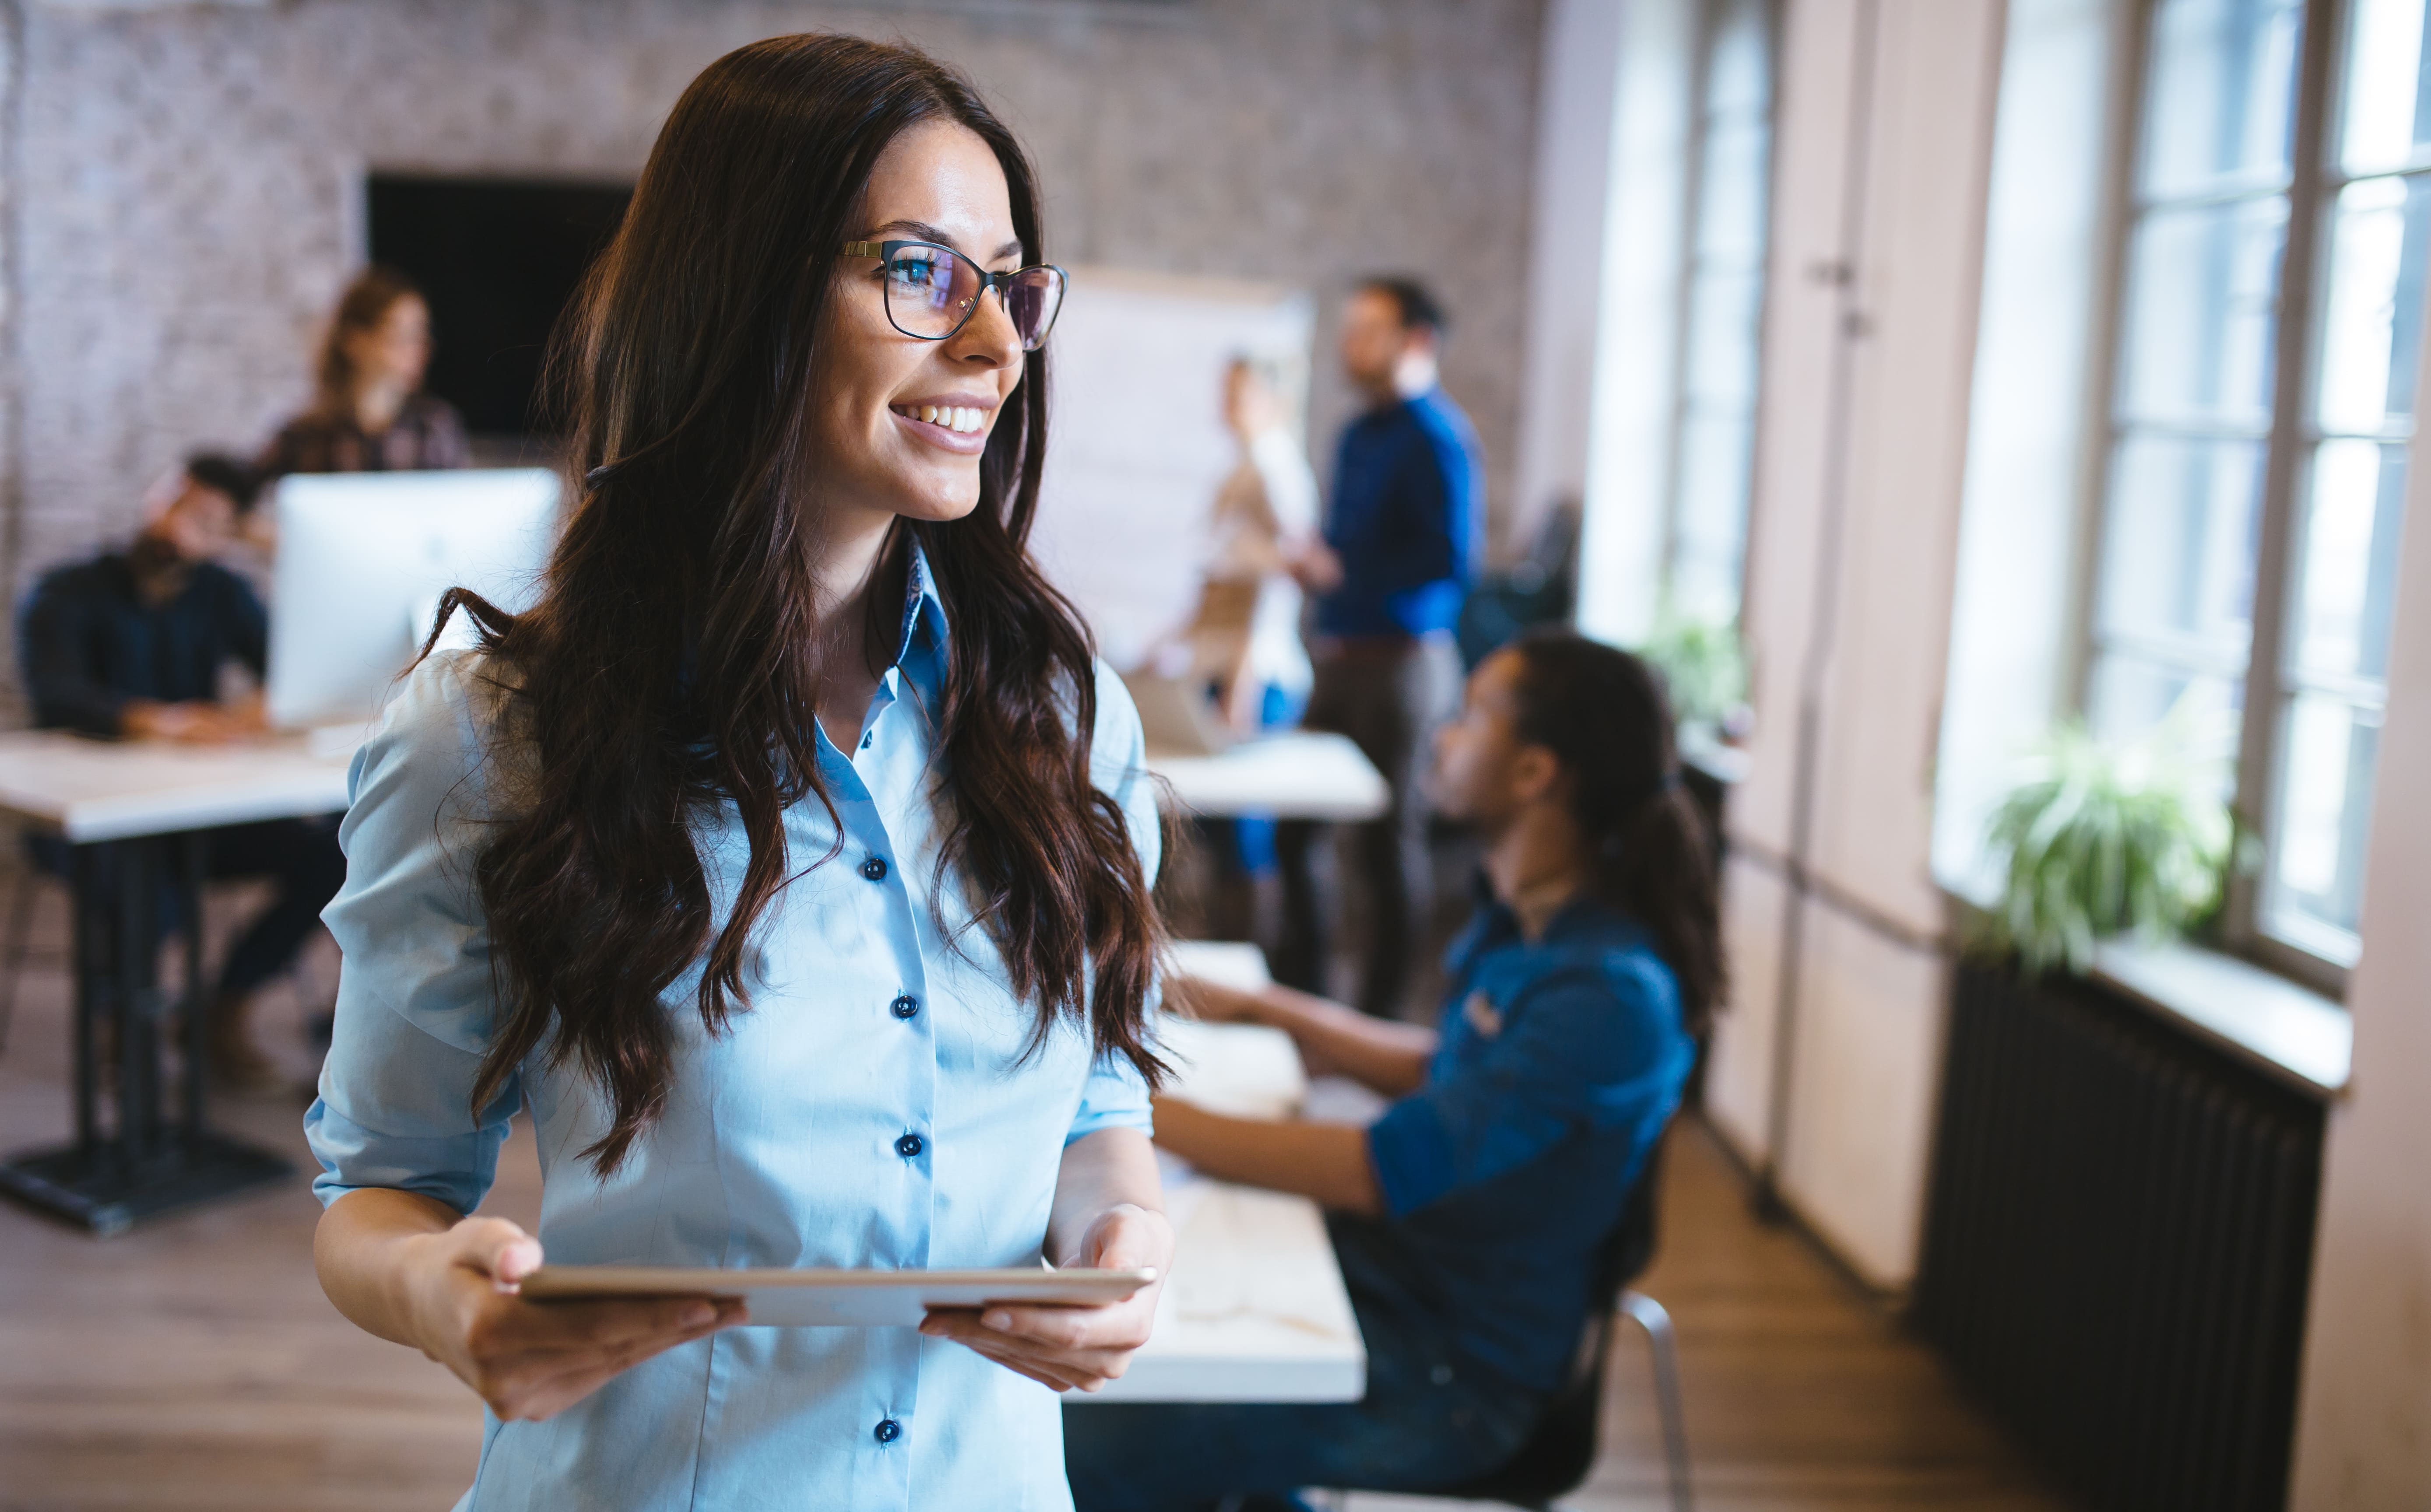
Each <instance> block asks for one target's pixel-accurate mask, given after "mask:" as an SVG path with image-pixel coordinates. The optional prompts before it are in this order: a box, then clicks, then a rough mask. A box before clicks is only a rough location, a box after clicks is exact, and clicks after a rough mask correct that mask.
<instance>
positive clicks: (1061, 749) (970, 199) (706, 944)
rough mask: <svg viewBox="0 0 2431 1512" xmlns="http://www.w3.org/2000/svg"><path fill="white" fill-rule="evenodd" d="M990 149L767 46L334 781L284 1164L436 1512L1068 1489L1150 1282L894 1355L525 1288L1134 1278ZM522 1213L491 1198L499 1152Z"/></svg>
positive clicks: (1111, 929)
mask: <svg viewBox="0 0 2431 1512" xmlns="http://www.w3.org/2000/svg"><path fill="white" fill-rule="evenodd" d="M1045 259H1046V254H1045V249H1044V244H1043V242H1042V238H1041V231H1040V225H1039V195H1038V191H1037V187H1036V180H1035V177H1034V176H1033V174H1032V172H1031V166H1030V163H1029V160H1027V158H1026V157H1025V156H1024V155H1023V153H1022V150H1021V147H1020V146H1019V144H1018V143H1016V142H1015V141H1014V138H1013V136H1012V134H1011V133H1010V132H1009V131H1008V130H1007V129H1006V128H1005V126H1003V125H1002V123H1001V122H1000V121H999V120H998V117H997V116H996V115H995V114H994V113H992V112H991V111H990V110H989V109H988V108H987V106H986V105H985V104H984V103H982V102H981V99H980V97H979V96H978V95H977V94H976V93H975V92H973V91H972V89H971V87H970V86H969V85H968V84H967V83H966V82H964V80H963V79H962V78H961V77H959V76H956V75H955V74H953V73H951V72H949V71H948V70H947V69H946V68H944V67H942V66H940V65H939V64H937V63H936V62H934V61H932V60H930V59H929V58H927V57H925V56H923V55H921V54H919V53H917V52H914V51H912V50H910V49H907V48H902V47H895V46H887V45H882V44H880V43H875V42H863V41H860V40H857V39H852V38H846V37H835V36H817V35H805V36H792V37H777V38H771V39H769V40H767V41H764V42H755V43H753V44H751V45H749V46H746V47H744V48H742V49H740V50H738V51H736V52H733V53H729V54H728V55H727V56H726V57H724V58H722V59H718V60H717V61H716V62H714V63H713V64H711V65H710V67H709V68H708V69H707V70H706V71H705V72H704V73H702V74H701V76H699V77H698V78H697V79H696V80H695V81H694V82H693V83H692V85H691V86H690V87H689V88H688V89H687V90H686V91H685V92H684V93H683V95H682V97H681V98H680V99H679V100H678V101H677V102H676V105H675V108H674V110H673V111H672V113H671V114H670V115H669V117H668V119H667V122H666V125H665V126H664V127H663V128H662V131H661V132H660V135H659V140H658V142H657V143H656V145H655V146H654V147H653V148H652V149H651V153H650V157H649V160H648V162H647V164H646V166H645V168H644V170H643V172H642V176H641V179H640V181H639V183H638V185H637V186H636V188H635V191H634V193H633V198H632V203H631V206H630V209H629V210H628V212H627V214H626V217H625V219H624V222H623V224H622V226H621V227H619V229H618V230H617V232H616V234H615V237H614V239H613V240H612V243H611V244H610V246H609V247H608V249H607V251H606V252H605V253H604V254H603V256H602V258H601V260H600V261H599V262H598V264H597V266H596V267H595V269H594V270H593V271H592V273H591V275H590V277H589V278H588V281H587V284H586V287H585V289H584V291H583V294H582V295H581V296H580V299H579V301H578V307H577V309H576V311H574V312H573V314H572V315H571V316H570V317H569V321H570V324H569V325H568V327H567V328H566V329H565V330H564V331H563V332H562V335H561V339H560V355H559V362H560V369H561V372H562V382H563V385H564V388H565V391H566V394H567V401H568V409H569V411H570V412H571V413H572V414H573V416H574V418H575V420H576V422H577V430H576V434H575V437H574V441H573V444H572V458H571V462H570V464H569V470H568V484H569V489H570V496H571V500H572V502H571V506H570V511H569V513H568V516H567V518H566V520H565V524H564V530H563V534H562V539H561V541H560V543H559V545H558V546H557V548H556V551H555V554H554V556H553V558H552V560H551V561H550V563H549V565H548V568H547V570H546V573H545V577H544V579H543V580H542V581H541V583H540V585H539V591H538V596H537V601H536V602H534V603H533V604H532V606H531V607H530V608H528V610H526V611H524V612H522V613H512V614H510V613H503V612H501V611H500V610H499V609H497V608H496V607H495V606H493V605H490V604H487V603H485V602H483V601H481V600H479V599H478V598H474V597H472V596H468V595H464V594H462V593H461V592H460V593H457V594H454V595H451V596H449V598H448V599H447V600H445V601H444V607H443V609H442V611H441V613H440V621H441V623H440V625H439V626H434V627H433V629H432V632H431V637H432V642H433V643H434V644H435V643H436V642H437V641H438V639H439V631H440V630H441V629H442V628H444V624H445V622H446V620H447V618H448V616H449V614H450V613H469V614H470V615H471V617H472V620H473V622H474V625H475V627H476V628H477V630H478V647H474V648H468V649H451V650H445V651H436V652H433V651H430V650H428V648H426V654H425V656H424V659H423V660H422V662H421V663H420V664H419V665H418V666H417V667H416V668H414V669H413V670H412V671H411V673H410V674H409V675H408V677H407V678H406V679H405V680H404V682H403V685H402V687H401V689H400V691H399V693H398V694H397V696H396V697H395V699H394V701H393V702H392V704H391V705H390V707H389V710H388V712H387V714H385V716H384V718H383V722H382V724H381V726H380V728H379V730H378V731H377V733H376V734H375V735H374V736H373V737H372V739H371V740H370V741H369V742H368V744H366V745H365V746H364V747H363V748H362V750H361V751H360V754H359V755H358V756H357V758H356V762H355V767H354V771H353V774H352V782H353V791H354V802H353V806H352V808H351V809H350V810H349V811H348V813H347V815H346V817H345V821H344V828H343V830H342V832H341V838H342V840H343V841H344V847H345V851H346V879H345V883H344V888H343V889H342V890H341V892H340V894H339V896H338V898H337V899H336V900H335V901H334V902H333V903H332V904H331V905H330V906H329V909H328V911H327V915H326V917H327V921H328V923H329V926H330V929H331V930H332V932H334V933H335V934H336V935H337V937H338V940H339V943H340V945H341V946H342V947H343V948H344V974H343V977H342V980H341V983H340V988H339V999H338V1008H337V1020H336V1027H335V1037H334V1042H333V1044H332V1046H331V1048H330V1051H329V1055H328V1059H327V1065H326V1067H325V1068H324V1071H323V1075H322V1079H321V1086H320V1099H319V1100H318V1101H317V1102H316V1103H315V1104H314V1105H313V1107H312V1109H311V1111H310V1114H309V1115H308V1116H307V1132H308V1134H309V1136H310V1141H311V1146H312V1150H313V1152H314V1154H315V1155H316V1156H317V1157H318V1159H319V1161H320V1164H321V1167H322V1174H321V1176H320V1178H319V1179H318V1181H317V1182H316V1183H315V1189H316V1191H317V1193H318V1195H319V1196H320V1197H321V1199H322V1200H323V1201H325V1202H326V1203H327V1211H326V1212H325V1213H324V1215H323V1217H322V1219H321V1225H320V1229H319V1231H318V1234H317V1236H316V1241H315V1252H316V1258H317V1261H318V1265H319V1269H320V1276H321V1282H322V1285H323V1287H324V1289H325V1290H326V1291H327V1293H328V1296H329V1298H330V1300H331V1301H332V1302H335V1303H336V1305H337V1306H338V1309H339V1310H340V1311H341V1312H343V1313H344V1314H345V1316H346V1317H348V1318H350V1319H353V1320H354V1321H355V1322H356V1323H358V1324H359V1325H360V1326H361V1327H362V1328H364V1329H366V1330H368V1331H369V1332H371V1333H373V1334H376V1335H377V1336H380V1337H382V1338H386V1339H391V1340H394V1341H395V1342H398V1343H401V1344H405V1345H408V1346H410V1347H412V1348H416V1349H419V1350H421V1351H423V1352H425V1353H427V1354H428V1355H429V1356H431V1357H432V1358H433V1359H436V1360H438V1361H439V1362H440V1363H441V1364H443V1365H444V1366H446V1367H447V1368H448V1369H450V1370H452V1371H454V1372H455V1373H456V1374H457V1375H458V1376H459V1377H461V1379H462V1380H463V1381H464V1382H465V1384H466V1385H467V1386H470V1387H471V1388H472V1389H473V1390H474V1391H476V1392H477V1393H478V1394H479V1396H480V1397H481V1399H482V1401H483V1403H484V1404H485V1405H486V1407H487V1408H488V1424H487V1433H486V1435H485V1436H484V1439H483V1443H482V1449H481V1457H480V1461H479V1464H478V1469H477V1470H476V1471H475V1479H474V1482H473V1487H472V1489H471V1490H470V1491H469V1492H468V1493H467V1495H466V1497H465V1499H464V1502H463V1503H462V1505H463V1506H464V1507H467V1508H472V1509H477V1512H478V1509H490V1508H501V1509H503V1508H517V1509H520V1508H525V1507H615V1508H619V1509H623V1512H667V1509H675V1508H729V1507H736V1508H739V1507H760V1506H787V1507H854V1508H895V1509H898V1512H901V1509H909V1508H912V1507H914V1506H918V1507H979V1506H989V1507H996V1506H1008V1507H1009V1506H1023V1507H1031V1508H1046V1509H1054V1508H1060V1507H1065V1506H1068V1505H1069V1500H1068V1496H1069V1493H1068V1491H1067V1490H1066V1488H1065V1481H1064V1467H1063V1459H1062V1454H1061V1436H1060V1434H1059V1431H1058V1429H1059V1420H1058V1413H1057V1404H1056V1395H1055V1394H1056V1392H1057V1391H1059V1390H1062V1389H1066V1388H1071V1387H1080V1388H1082V1389H1090V1388H1094V1387H1096V1386H1099V1385H1101V1384H1102V1383H1103V1382H1105V1381H1106V1380H1108V1379H1110V1378H1112V1377H1114V1376H1117V1375H1120V1374H1121V1373H1122V1372H1123V1369H1124V1367H1125V1363H1126V1361H1127V1360H1128V1359H1129V1357H1130V1355H1131V1353H1132V1351H1133V1350H1135V1349H1136V1348H1137V1347H1138V1346H1139V1345H1140V1344H1141V1343H1143V1342H1144V1341H1145V1340H1146V1338H1147V1336H1148V1325H1149V1321H1150V1319H1151V1318H1152V1317H1153V1313H1154V1308H1155V1302H1156V1290H1155V1288H1154V1287H1153V1286H1150V1287H1148V1288H1145V1289H1143V1290H1141V1291H1138V1292H1136V1293H1134V1294H1133V1295H1132V1297H1131V1298H1130V1299H1129V1300H1128V1301H1125V1302H1116V1303H1111V1304H1107V1305H1104V1306H1098V1307H1089V1308H1070V1309H1059V1308H1045V1307H1020V1306H996V1307H990V1308H988V1309H986V1310H985V1311H984V1313H981V1312H979V1311H977V1310H973V1311H971V1312H967V1313H963V1312H932V1313H930V1315H929V1318H928V1319H927V1321H926V1322H924V1323H923V1324H922V1325H921V1326H920V1327H919V1328H918V1329H917V1330H914V1329H882V1328H740V1327H737V1326H736V1325H738V1324H745V1323H748V1322H749V1321H750V1320H751V1319H749V1318H748V1316H747V1315H746V1313H745V1312H744V1311H743V1309H742V1307H741V1304H740V1303H738V1302H732V1301H723V1302H720V1301H713V1300H712V1299H710V1298H707V1297H692V1298H686V1297H672V1298H664V1299H656V1300H644V1301H607V1302H584V1303H568V1302H536V1301H529V1300H527V1299H525V1298H523V1297H522V1296H520V1295H519V1293H518V1290H517V1287H518V1284H519V1282H520V1281H521V1280H522V1279H523V1278H524V1277H526V1276H528V1275H529V1274H530V1273H531V1272H532V1270H533V1269H534V1268H536V1267H538V1266H539V1265H540V1264H541V1261H542V1257H543V1255H544V1253H545V1255H546V1257H547V1258H548V1259H549V1260H550V1261H552V1262H576V1263H609V1262H622V1263H630V1264H642V1265H667V1266H691V1267H727V1268H740V1267H797V1268H809V1267H839V1268H863V1269H871V1268H875V1269H923V1268H926V1269H939V1268H966V1267H1008V1266H1029V1267H1034V1266H1037V1265H1039V1264H1040V1263H1041V1262H1042V1261H1046V1262H1052V1263H1053V1264H1055V1265H1057V1266H1061V1267H1074V1266H1082V1267H1121V1268H1131V1267H1143V1268H1154V1269H1156V1270H1158V1271H1159V1272H1160V1273H1161V1272H1162V1271H1163V1270H1164V1268H1165V1267H1166V1266H1167V1265H1168V1264H1169V1262H1170V1256H1171V1252H1172V1245H1173V1239H1172V1232H1171V1229H1170V1228H1169V1226H1168V1225H1167V1223H1166V1220H1165V1216H1164V1211H1163V1205H1162V1199H1161V1195H1160V1191H1159V1185H1158V1180H1157V1170H1156V1163H1155V1156H1154V1151H1152V1149H1151V1148H1150V1146H1149V1143H1148V1128H1149V1101H1148V1098H1149V1091H1150V1088H1151V1087H1152V1085H1153V1084H1155V1082H1156V1079H1157V1077H1158V1075H1159V1073H1160V1071H1161V1069H1162V1067H1161V1066H1160V1064H1159V1063H1158V1061H1157V1060H1156V1058H1155V1056H1154V1054H1153V1053H1152V1052H1151V1050H1149V1048H1148V1046H1149V1043H1150V1039H1151V1032H1150V1020H1149V1015H1150V1012H1151V1005H1152V1002H1151V1000H1152V999H1153V997H1154V994H1155V990H1156V980H1155V963H1156V961H1157V959H1158V956H1159V954H1160V952H1161V950H1162V949H1163V940H1162V935H1161V932H1160V928H1159V925H1158V922H1157V916H1156V912H1155V909H1154V907H1153V905H1152V903H1151V901H1150V887H1151V885H1152V883H1153V881H1154V878H1155V874H1156V866H1157V860H1158V853H1159V830H1158V824H1159V821H1158V817H1157V812H1156V805H1155V802H1154V797H1153V793H1152V790H1151V782H1150V781H1149V779H1148V776H1147V775H1146V773H1145V771H1144V769H1143V766H1142V760H1143V758H1142V749H1141V739H1140V727H1139V720H1138V716H1137V714H1136V713H1135V712H1134V711H1133V709H1132V705H1131V703H1130V701H1129V699H1128V698H1127V697H1125V696H1124V694H1123V692H1122V684H1121V682H1120V680H1117V679H1115V677H1114V676H1113V675H1112V674H1111V673H1110V672H1108V671H1107V670H1106V668H1105V667H1104V666H1103V665H1102V664H1100V663H1099V662H1098V659H1097V657H1096V655H1095V653H1094V650H1093V649H1092V647H1091V643H1090V639H1089V636H1088V633H1087V631H1086V630H1084V629H1083V627H1082V625H1081V620H1080V618H1079V617H1078V615H1077V614H1076V613H1075V612H1074V611H1073V608H1072V606H1071V605H1070V604H1069V603H1067V602H1066V601H1065V599H1064V598H1063V597H1061V596H1059V595H1058V594H1057V593H1056V592H1055V590H1054V589H1053V588H1051V587H1049V586H1048V583H1047V581H1046V580H1045V579H1044V578H1043V577H1042V576H1041V575H1040V573H1039V570H1038V567H1037V565H1036V564H1035V563H1034V562H1032V560H1031V556H1030V554H1029V551H1028V549H1027V546H1026V542H1027V540H1028V537H1029V534H1030V529H1031V522H1032V520H1033V519H1034V518H1035V516H1036V512H1037V508H1038V482H1039V476H1040V468H1041V465H1042V462H1043V461H1044V456H1045V448H1046V445H1047V395H1048V384H1047V377H1048V375H1047V356H1046V349H1045V346H1044V343H1045V342H1046V340H1047V336H1048V328H1049V327H1050V326H1051V325H1052V323H1053V320H1054V315H1055V311H1056V308H1057V305H1058V303H1059V301H1060V299H1061V297H1062V294H1063V284H1064V276H1063V274H1062V273H1061V272H1060V271H1059V270H1058V269H1056V268H1054V267H1052V266H1051V265H1048V263H1047V262H1046V260H1045ZM518 1114H522V1115H527V1116H528V1119H529V1127H530V1129H531V1132H532V1134H533V1136H534V1139H535V1143H536V1145H537V1147H538V1152H539V1157H540V1163H541V1173H542V1190H541V1202H540V1218H539V1222H538V1224H537V1226H536V1228H535V1229H534V1230H533V1231H530V1232H527V1231H526V1230H525V1229H524V1228H522V1227H520V1226H518V1225H517V1224H515V1223H512V1222H510V1221H508V1220H506V1219H505V1218H495V1217H486V1216H479V1215H478V1212H477V1210H478V1208H479V1207H480V1205H481V1202H482V1200H483V1197H484V1194H485V1193H486V1192H487V1191H488V1189H489V1187H490V1184H491V1183H492V1180H493V1178H494V1176H495V1170H496V1166H497V1159H498V1151H499V1149H500V1147H501V1146H502V1145H503V1144H504V1143H505V1142H506V1140H507V1137H508V1133H509V1128H510V1124H511V1120H512V1119H513V1118H514V1117H516V1116H517V1115H518Z"/></svg>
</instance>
